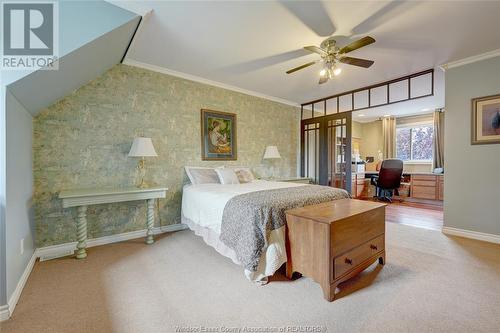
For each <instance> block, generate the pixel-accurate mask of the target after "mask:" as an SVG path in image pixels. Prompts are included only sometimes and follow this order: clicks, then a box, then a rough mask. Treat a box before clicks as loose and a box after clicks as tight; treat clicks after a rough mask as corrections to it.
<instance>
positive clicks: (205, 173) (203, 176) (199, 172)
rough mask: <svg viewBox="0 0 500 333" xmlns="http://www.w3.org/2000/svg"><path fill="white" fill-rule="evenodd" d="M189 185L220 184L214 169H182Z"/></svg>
mask: <svg viewBox="0 0 500 333" xmlns="http://www.w3.org/2000/svg"><path fill="white" fill-rule="evenodd" d="M184 169H185V170H186V173H187V176H188V177H189V180H190V181H191V184H193V185H197V184H213V183H215V184H220V181H219V176H217V173H216V172H215V169H214V168H203V167H188V166H187V167H184Z"/></svg>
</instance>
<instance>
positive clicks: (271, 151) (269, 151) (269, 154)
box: [264, 146, 281, 179]
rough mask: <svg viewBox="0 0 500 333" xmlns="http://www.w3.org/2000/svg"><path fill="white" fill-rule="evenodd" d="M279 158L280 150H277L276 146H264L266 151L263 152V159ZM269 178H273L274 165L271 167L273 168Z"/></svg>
mask: <svg viewBox="0 0 500 333" xmlns="http://www.w3.org/2000/svg"><path fill="white" fill-rule="evenodd" d="M280 158H281V155H280V152H279V151H278V147H277V146H267V147H266V151H265V152H264V159H265V160H276V159H280ZM270 179H274V167H273V170H272V172H271V177H270Z"/></svg>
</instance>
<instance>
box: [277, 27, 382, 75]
mask: <svg viewBox="0 0 500 333" xmlns="http://www.w3.org/2000/svg"><path fill="white" fill-rule="evenodd" d="M373 43H375V39H373V38H372V37H370V36H366V37H363V38H361V39H358V40H357V41H354V42H352V43H351V44H349V45H346V46H344V47H342V48H340V47H338V46H337V42H336V41H335V39H334V37H328V38H327V39H325V40H324V41H323V42H322V43H321V45H320V46H319V47H318V46H305V47H304V49H305V50H307V51H309V52H313V53H317V54H319V55H320V56H321V59H318V60H316V61H312V62H308V63H307V64H304V65H302V66H299V67H295V68H292V69H290V70H289V71H287V72H286V73H287V74H292V73H294V72H296V71H299V70H301V69H303V68H306V67H309V66H311V65H314V64H316V63H318V62H323V63H324V67H323V69H322V70H321V71H320V73H319V75H320V79H319V84H322V83H325V82H327V81H328V80H329V79H332V78H333V77H334V76H337V75H339V74H340V72H341V71H342V69H341V68H340V67H338V66H337V64H338V63H339V62H341V63H344V64H347V65H354V66H359V67H364V68H368V67H370V66H371V65H373V63H374V61H372V60H366V59H360V58H353V57H348V56H346V53H349V52H351V51H354V50H357V49H359V48H362V47H364V46H367V45H370V44H373Z"/></svg>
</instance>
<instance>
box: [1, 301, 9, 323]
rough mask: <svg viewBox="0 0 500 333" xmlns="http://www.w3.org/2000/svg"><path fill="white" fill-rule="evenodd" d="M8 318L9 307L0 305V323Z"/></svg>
mask: <svg viewBox="0 0 500 333" xmlns="http://www.w3.org/2000/svg"><path fill="white" fill-rule="evenodd" d="M9 318H10V311H9V306H8V305H7V304H5V305H0V321H4V320H7V319H9Z"/></svg>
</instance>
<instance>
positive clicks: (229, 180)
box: [215, 168, 240, 185]
mask: <svg viewBox="0 0 500 333" xmlns="http://www.w3.org/2000/svg"><path fill="white" fill-rule="evenodd" d="M215 172H216V173H217V175H218V176H219V180H220V183H221V184H224V185H226V184H239V183H240V181H239V180H238V176H237V175H236V172H234V170H233V169H228V168H217V169H215Z"/></svg>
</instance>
